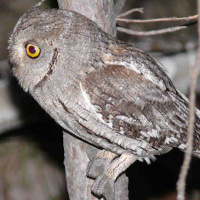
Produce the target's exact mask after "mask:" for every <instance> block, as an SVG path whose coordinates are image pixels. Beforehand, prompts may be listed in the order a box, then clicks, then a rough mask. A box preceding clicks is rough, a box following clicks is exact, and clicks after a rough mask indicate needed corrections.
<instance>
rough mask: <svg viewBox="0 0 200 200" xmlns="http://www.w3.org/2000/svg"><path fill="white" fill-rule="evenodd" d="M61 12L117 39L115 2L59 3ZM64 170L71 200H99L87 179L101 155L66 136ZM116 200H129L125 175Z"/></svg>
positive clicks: (63, 0)
mask: <svg viewBox="0 0 200 200" xmlns="http://www.w3.org/2000/svg"><path fill="white" fill-rule="evenodd" d="M58 4H59V8H61V9H69V10H73V11H76V12H79V13H81V14H83V15H85V16H86V17H88V18H89V19H91V20H93V21H95V22H96V23H97V24H98V25H99V26H100V27H101V28H102V29H103V30H104V31H105V32H107V33H109V34H111V35H113V36H115V35H116V21H115V14H114V4H113V0H58ZM63 135H64V137H63V139H64V150H65V161H64V164H65V170H66V180H67V189H68V194H69V198H70V200H97V199H98V198H96V197H94V196H93V195H92V194H91V186H92V184H93V180H92V179H89V178H87V176H86V170H87V165H88V162H89V160H90V159H92V158H93V157H94V156H95V155H96V153H97V152H98V151H99V149H97V148H96V147H93V146H91V145H89V144H87V143H85V142H83V141H81V140H79V139H77V138H75V137H73V136H71V135H70V134H68V133H66V132H64V133H63ZM115 191H116V192H115V199H116V200H122V199H123V200H128V178H127V177H126V175H125V174H122V175H121V176H120V177H119V178H118V179H117V181H116V183H115Z"/></svg>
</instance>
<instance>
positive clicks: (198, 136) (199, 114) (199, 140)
mask: <svg viewBox="0 0 200 200" xmlns="http://www.w3.org/2000/svg"><path fill="white" fill-rule="evenodd" d="M179 95H180V96H181V98H182V100H184V101H185V106H184V107H185V108H184V109H185V110H187V113H188V112H189V109H188V107H189V103H188V99H187V97H186V96H185V95H184V94H182V93H181V92H179ZM182 105H183V104H182ZM187 116H188V115H187ZM185 120H186V124H187V125H188V117H187V118H186V119H185ZM187 134H188V131H187V130H186V133H185V135H183V138H182V139H181V141H182V144H180V145H179V146H178V148H179V149H180V150H181V151H185V150H186V145H187ZM193 155H194V156H196V157H198V158H200V110H198V109H197V108H196V117H195V130H194V139H193Z"/></svg>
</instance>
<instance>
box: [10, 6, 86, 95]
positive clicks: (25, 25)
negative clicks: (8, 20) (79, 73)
mask: <svg viewBox="0 0 200 200" xmlns="http://www.w3.org/2000/svg"><path fill="white" fill-rule="evenodd" d="M77 15H78V14H77V13H75V12H71V11H67V10H58V9H51V10H50V9H42V8H40V7H39V8H38V7H37V8H33V9H31V10H29V11H28V12H27V13H25V14H24V15H23V16H22V17H21V18H20V19H19V21H18V22H17V24H16V26H15V28H14V31H13V33H12V35H11V37H10V39H9V47H8V51H9V62H10V65H11V66H12V70H13V73H14V75H15V76H16V78H17V79H18V80H19V83H20V84H21V86H22V87H23V89H24V90H25V91H30V92H32V91H33V90H34V88H35V86H36V85H39V84H40V82H41V81H43V80H44V79H48V76H49V75H50V74H51V73H52V71H53V70H54V68H55V66H54V65H56V64H57V65H58V63H57V61H58V60H59V66H60V65H62V62H63V63H64V62H65V63H66V60H70V58H69V57H70V56H71V55H72V49H73V48H75V47H74V46H77V47H78V48H79V49H81V45H82V42H81V41H79V40H80V37H79V36H80V35H81V34H80V35H79V31H83V27H84V26H86V24H87V22H86V21H87V20H85V19H86V18H84V20H83V19H81V17H82V16H81V15H78V16H77ZM84 23H85V24H84ZM80 26H82V27H80ZM78 35H79V36H78ZM87 40H88V37H87ZM78 41H79V42H78ZM76 52H77V50H76ZM58 57H59V58H58Z"/></svg>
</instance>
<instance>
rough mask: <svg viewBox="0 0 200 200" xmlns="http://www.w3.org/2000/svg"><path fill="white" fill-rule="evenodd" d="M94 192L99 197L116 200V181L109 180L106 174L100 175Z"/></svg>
mask: <svg viewBox="0 0 200 200" xmlns="http://www.w3.org/2000/svg"><path fill="white" fill-rule="evenodd" d="M92 192H93V193H94V194H95V195H96V196H98V197H102V196H103V197H105V199H107V200H115V180H112V179H109V177H107V176H106V175H105V174H103V175H100V176H99V177H98V178H97V179H96V180H95V181H94V183H93V185H92Z"/></svg>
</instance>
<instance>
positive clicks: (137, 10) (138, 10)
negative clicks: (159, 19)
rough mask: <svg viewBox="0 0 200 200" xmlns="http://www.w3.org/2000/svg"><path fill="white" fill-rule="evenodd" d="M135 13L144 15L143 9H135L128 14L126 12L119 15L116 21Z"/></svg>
mask: <svg viewBox="0 0 200 200" xmlns="http://www.w3.org/2000/svg"><path fill="white" fill-rule="evenodd" d="M134 12H140V13H143V8H133V9H131V10H128V11H126V12H124V13H122V14H120V15H118V16H117V18H116V19H119V18H121V17H125V16H127V15H130V14H132V13H134Z"/></svg>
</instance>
